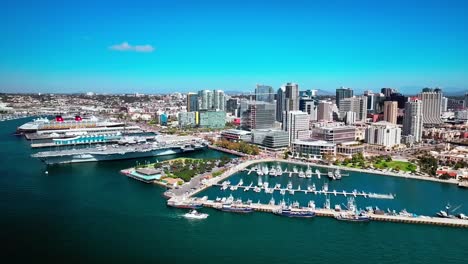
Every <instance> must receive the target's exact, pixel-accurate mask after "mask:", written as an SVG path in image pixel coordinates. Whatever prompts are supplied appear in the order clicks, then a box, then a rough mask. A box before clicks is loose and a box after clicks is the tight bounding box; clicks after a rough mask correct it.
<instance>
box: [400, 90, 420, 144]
mask: <svg viewBox="0 0 468 264" xmlns="http://www.w3.org/2000/svg"><path fill="white" fill-rule="evenodd" d="M423 104H424V101H421V100H420V99H418V98H413V99H411V100H410V101H408V102H406V104H405V115H404V116H403V135H405V136H410V135H411V136H413V142H421V140H422V131H423V112H422V109H423Z"/></svg>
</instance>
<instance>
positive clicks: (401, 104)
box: [385, 92, 408, 109]
mask: <svg viewBox="0 0 468 264" xmlns="http://www.w3.org/2000/svg"><path fill="white" fill-rule="evenodd" d="M385 101H396V102H398V108H400V109H403V108H405V103H406V102H408V97H406V96H404V95H402V94H401V93H397V92H393V93H392V94H391V95H390V97H386V99H385Z"/></svg>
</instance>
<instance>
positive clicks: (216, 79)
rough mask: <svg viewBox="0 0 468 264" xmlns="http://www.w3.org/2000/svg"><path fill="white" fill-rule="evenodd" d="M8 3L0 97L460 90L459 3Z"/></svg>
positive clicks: (0, 46)
mask: <svg viewBox="0 0 468 264" xmlns="http://www.w3.org/2000/svg"><path fill="white" fill-rule="evenodd" d="M388 2H389V3H380V2H379V1H370V0H357V1H325V0H318V1H297V0H290V1H259V0H250V1H207V0H205V1H196V3H195V1H138V0H137V1H132V2H128V1H109V0H103V1H99V3H95V1H89V0H83V1H74V2H69V3H64V1H51V0H45V1H40V2H38V1H23V0H18V1H8V2H6V3H4V4H3V8H2V9H1V10H0V23H2V25H3V27H1V28H0V33H1V34H2V36H3V37H4V38H3V41H2V42H0V92H52V93H56V92H63V93H68V92H70V93H71V92H86V91H93V92H108V93H123V92H126V93H131V92H141V93H169V92H176V91H177V92H187V91H196V90H199V89H223V90H227V91H243V92H246V91H252V90H253V89H254V87H255V84H257V83H262V84H267V85H271V86H273V87H275V88H277V87H279V86H280V85H282V84H284V83H286V82H296V83H298V84H299V85H300V88H301V89H321V90H326V91H334V89H336V88H337V87H340V86H345V87H351V88H353V89H355V90H356V91H358V92H361V91H364V90H367V89H370V90H374V91H378V90H380V88H382V87H392V88H396V89H398V90H399V91H400V92H403V93H405V94H408V93H416V92H418V91H419V90H420V88H422V87H426V86H428V87H435V86H440V87H442V88H443V89H444V91H450V90H454V91H455V90H456V91H463V90H468V88H467V85H466V84H467V83H468V60H467V59H466V58H468V46H467V45H466V43H467V40H468V30H466V29H467V28H466V26H467V25H468V17H467V16H466V14H467V13H468V12H467V11H468V3H467V2H466V1H456V0H449V1H433V0H427V1H421V2H420V1H402V0H395V1H388Z"/></svg>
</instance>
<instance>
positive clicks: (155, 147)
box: [31, 136, 208, 165]
mask: <svg viewBox="0 0 468 264" xmlns="http://www.w3.org/2000/svg"><path fill="white" fill-rule="evenodd" d="M207 145H208V142H207V141H205V140H203V139H200V138H194V137H190V136H185V137H178V136H157V137H156V139H155V141H153V142H142V141H139V140H135V139H132V140H131V141H127V142H120V144H112V145H100V146H94V147H88V148H80V149H63V150H54V151H43V152H38V153H36V154H32V155H31V156H32V157H35V158H38V159H40V160H42V161H43V162H44V163H46V164H49V165H50V164H61V163H77V162H93V161H106V160H123V159H136V158H145V157H154V156H164V155H172V154H178V153H185V152H192V151H197V150H202V149H205V148H206V146H207Z"/></svg>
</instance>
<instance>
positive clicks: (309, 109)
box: [299, 98, 318, 121]
mask: <svg viewBox="0 0 468 264" xmlns="http://www.w3.org/2000/svg"><path fill="white" fill-rule="evenodd" d="M299 110H300V111H302V112H306V113H307V114H308V115H309V117H310V121H317V112H318V102H317V100H315V99H309V98H301V99H300V100H299Z"/></svg>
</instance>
